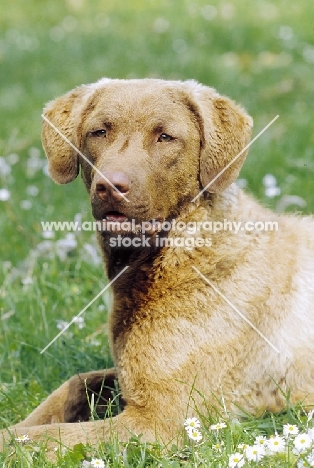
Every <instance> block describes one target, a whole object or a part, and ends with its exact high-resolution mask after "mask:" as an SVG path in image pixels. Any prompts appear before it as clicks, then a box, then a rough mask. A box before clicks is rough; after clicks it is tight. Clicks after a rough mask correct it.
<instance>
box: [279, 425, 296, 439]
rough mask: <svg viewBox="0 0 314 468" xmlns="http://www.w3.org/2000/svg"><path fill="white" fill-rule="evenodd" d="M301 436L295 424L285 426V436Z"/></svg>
mask: <svg viewBox="0 0 314 468" xmlns="http://www.w3.org/2000/svg"><path fill="white" fill-rule="evenodd" d="M297 434H299V429H298V427H297V426H296V425H295V424H285V425H284V426H283V435H284V436H285V437H288V436H291V435H297Z"/></svg>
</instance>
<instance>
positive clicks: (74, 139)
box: [42, 85, 92, 184]
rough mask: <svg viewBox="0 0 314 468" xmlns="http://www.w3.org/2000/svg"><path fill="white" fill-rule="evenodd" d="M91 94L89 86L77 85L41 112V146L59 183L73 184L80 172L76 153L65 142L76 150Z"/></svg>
mask: <svg viewBox="0 0 314 468" xmlns="http://www.w3.org/2000/svg"><path fill="white" fill-rule="evenodd" d="M91 91H92V90H91V88H90V87H89V86H85V85H83V86H80V87H78V88H76V89H74V90H72V91H70V92H69V93H67V94H65V95H64V96H61V97H59V98H57V99H55V100H54V101H51V102H49V103H48V104H47V106H46V107H45V109H44V112H43V116H44V119H43V127H42V143H43V147H44V150H45V153H46V155H47V158H48V168H49V173H50V175H51V177H52V179H53V180H54V181H55V182H57V183H59V184H67V183H68V182H72V180H74V179H75V178H76V177H77V175H78V173H79V158H78V154H77V151H76V150H75V149H74V148H73V147H72V146H71V145H70V144H69V142H68V141H70V142H71V143H72V144H73V145H74V146H75V147H78V145H79V141H78V136H77V128H78V125H79V123H80V120H81V118H82V111H83V109H84V107H85V105H86V102H87V99H88V97H89V96H90V94H91ZM46 119H47V120H46ZM51 124H52V125H53V126H54V127H55V128H53V126H52V125H51ZM56 129H57V130H58V132H60V133H61V134H62V135H63V136H64V137H65V138H66V139H67V140H68V141H66V139H65V138H62V137H61V135H60V134H59V133H58V132H57V130H56Z"/></svg>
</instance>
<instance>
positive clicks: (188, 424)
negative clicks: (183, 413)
mask: <svg viewBox="0 0 314 468" xmlns="http://www.w3.org/2000/svg"><path fill="white" fill-rule="evenodd" d="M200 425H201V423H200V422H199V420H198V419H197V418H188V419H186V420H185V421H184V427H185V429H186V430H189V429H191V428H192V429H197V428H198V427H200Z"/></svg>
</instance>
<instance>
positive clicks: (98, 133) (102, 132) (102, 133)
mask: <svg viewBox="0 0 314 468" xmlns="http://www.w3.org/2000/svg"><path fill="white" fill-rule="evenodd" d="M90 135H92V136H95V137H105V136H106V135H107V131H106V130H104V129H101V130H95V131H94V132H90Z"/></svg>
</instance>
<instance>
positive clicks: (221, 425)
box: [210, 422, 227, 431]
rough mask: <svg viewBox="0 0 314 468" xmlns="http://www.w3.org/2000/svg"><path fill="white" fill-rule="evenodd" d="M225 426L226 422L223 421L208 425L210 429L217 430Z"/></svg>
mask: <svg viewBox="0 0 314 468" xmlns="http://www.w3.org/2000/svg"><path fill="white" fill-rule="evenodd" d="M225 427H227V424H225V423H224V422H221V423H217V424H212V425H211V426H210V429H211V430H212V431H219V430H220V429H224V428H225Z"/></svg>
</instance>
